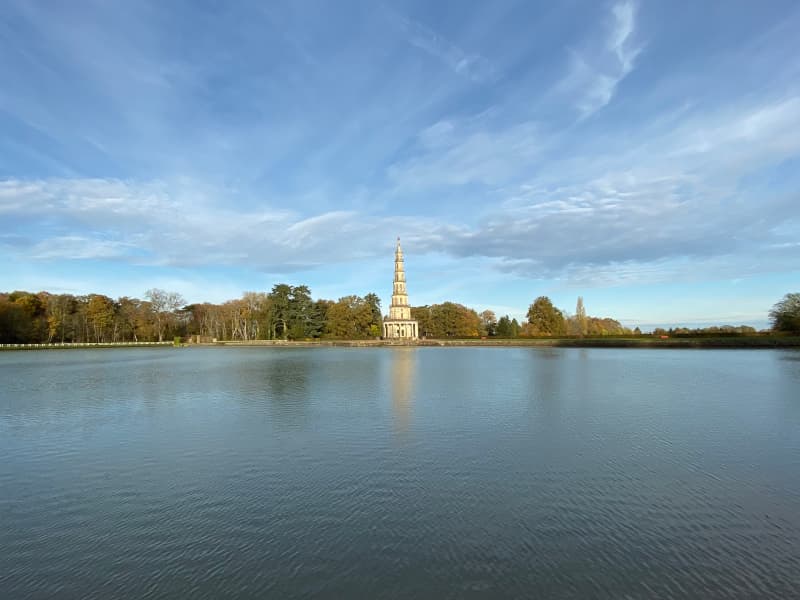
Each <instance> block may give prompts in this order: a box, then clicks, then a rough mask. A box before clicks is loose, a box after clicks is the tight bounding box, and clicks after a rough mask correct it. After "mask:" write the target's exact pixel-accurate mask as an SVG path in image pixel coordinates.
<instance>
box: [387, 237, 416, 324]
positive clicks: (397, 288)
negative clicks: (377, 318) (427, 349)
mask: <svg viewBox="0 0 800 600" xmlns="http://www.w3.org/2000/svg"><path fill="white" fill-rule="evenodd" d="M418 336H419V325H418V324H417V322H416V321H415V320H414V319H412V318H411V305H409V303H408V292H407V290H406V272H405V268H404V266H403V249H402V248H401V247H400V238H397V249H396V250H395V252H394V286H393V287H392V304H391V305H390V306H389V316H388V317H386V318H385V319H384V320H383V337H384V338H387V339H406V340H415V339H417V337H418Z"/></svg>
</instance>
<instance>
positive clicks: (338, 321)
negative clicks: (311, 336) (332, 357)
mask: <svg viewBox="0 0 800 600" xmlns="http://www.w3.org/2000/svg"><path fill="white" fill-rule="evenodd" d="M372 309H373V307H372V305H371V304H370V303H369V302H367V301H366V299H365V298H361V297H359V296H344V297H343V298H339V301H338V302H336V303H334V304H333V305H332V306H330V307H329V308H328V311H327V323H326V327H325V332H326V335H327V336H328V337H332V338H336V339H347V340H358V339H366V338H368V337H371V336H372V334H373V331H372V328H371V326H372V325H373V311H372Z"/></svg>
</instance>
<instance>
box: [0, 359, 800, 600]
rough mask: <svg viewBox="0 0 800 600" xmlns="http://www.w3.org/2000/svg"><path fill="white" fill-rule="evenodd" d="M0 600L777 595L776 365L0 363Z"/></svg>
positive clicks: (781, 500)
mask: <svg viewBox="0 0 800 600" xmlns="http://www.w3.org/2000/svg"><path fill="white" fill-rule="evenodd" d="M0 457H2V460H0V598H9V599H21V598H103V599H105V598H132V599H133V598H136V599H139V598H190V597H191V598H225V597H227V598H267V597H270V598H282V599H283V598H312V597H313V598H437V599H438V598H534V597H541V598H581V599H582V598H615V599H617V598H704V599H707V598H780V599H786V598H791V597H798V594H800V353H798V352H792V351H768V350H758V351H732V350H727V351H714V350H699V351H698V350H686V351H684V350H634V349H620V350H612V349H533V348H503V349H500V348H419V349H414V348H373V349H264V348H213V349H212V348H207V349H206V348H193V349H180V350H178V349H124V350H101V351H82V350H81V351H78V350H72V351H44V352H5V353H0Z"/></svg>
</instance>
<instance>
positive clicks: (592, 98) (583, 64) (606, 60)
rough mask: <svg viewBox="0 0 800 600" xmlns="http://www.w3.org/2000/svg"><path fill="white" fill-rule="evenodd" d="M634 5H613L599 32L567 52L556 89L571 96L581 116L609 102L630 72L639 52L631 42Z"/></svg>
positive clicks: (626, 0)
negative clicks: (564, 72)
mask: <svg viewBox="0 0 800 600" xmlns="http://www.w3.org/2000/svg"><path fill="white" fill-rule="evenodd" d="M636 8H637V7H636V4H635V3H634V2H633V0H623V1H621V2H619V3H617V4H615V5H614V6H613V7H612V9H611V17H612V18H611V23H610V25H607V26H606V27H607V29H606V31H605V32H603V35H602V36H601V37H600V38H599V39H591V40H587V42H586V43H585V47H584V48H581V49H572V50H571V51H570V54H569V71H568V73H567V75H566V76H565V78H564V79H563V80H562V81H561V83H560V85H559V88H560V89H561V91H562V93H563V94H564V95H567V96H571V97H572V99H573V104H574V106H575V108H576V109H577V110H578V111H579V113H580V115H581V117H583V118H586V117H588V116H590V115H592V114H593V113H595V112H597V111H598V110H600V109H601V108H603V107H604V106H606V105H607V104H608V103H609V102H611V100H612V98H613V97H614V95H615V94H616V92H617V87H618V86H619V84H620V82H621V81H622V80H623V79H625V77H627V76H628V75H629V74H630V72H631V71H633V68H634V66H635V62H636V57H637V56H638V55H639V53H640V52H641V51H642V47H641V46H640V45H637V43H636V41H635V33H636Z"/></svg>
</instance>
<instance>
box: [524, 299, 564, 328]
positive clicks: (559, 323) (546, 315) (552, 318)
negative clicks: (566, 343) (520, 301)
mask: <svg viewBox="0 0 800 600" xmlns="http://www.w3.org/2000/svg"><path fill="white" fill-rule="evenodd" d="M527 316H528V323H529V325H530V332H531V334H532V335H564V334H565V333H566V330H567V328H566V323H565V321H564V315H563V313H562V312H561V311H560V310H558V309H557V308H556V307H555V306H553V303H552V302H551V301H550V298H548V297H547V296H539V297H538V298H537V299H536V300H534V302H533V304H531V305H530V307H529V308H528V315H527Z"/></svg>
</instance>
